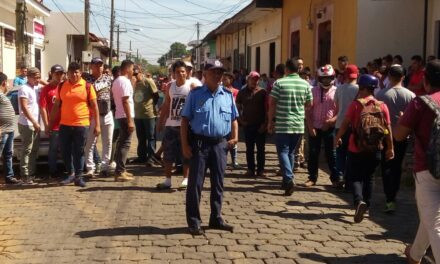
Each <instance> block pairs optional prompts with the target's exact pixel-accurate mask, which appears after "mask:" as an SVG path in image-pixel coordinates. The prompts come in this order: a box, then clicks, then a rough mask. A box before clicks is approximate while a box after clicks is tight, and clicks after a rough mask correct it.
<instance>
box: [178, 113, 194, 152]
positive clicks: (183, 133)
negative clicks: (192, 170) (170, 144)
mask: <svg viewBox="0 0 440 264" xmlns="http://www.w3.org/2000/svg"><path fill="white" fill-rule="evenodd" d="M188 130H189V120H188V118H186V117H184V116H182V121H181V123H180V140H181V142H182V152H183V156H184V157H185V158H186V159H190V158H191V157H192V150H191V147H190V145H189V142H188Z"/></svg>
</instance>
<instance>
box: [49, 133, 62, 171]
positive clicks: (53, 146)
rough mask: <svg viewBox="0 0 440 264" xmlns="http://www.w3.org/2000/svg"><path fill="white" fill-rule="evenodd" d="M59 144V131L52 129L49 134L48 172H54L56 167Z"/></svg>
mask: <svg viewBox="0 0 440 264" xmlns="http://www.w3.org/2000/svg"><path fill="white" fill-rule="evenodd" d="M59 146H60V142H59V132H58V131H52V133H51V134H50V136H49V155H48V163H49V173H50V174H56V173H57V171H58V169H57V160H58V149H59Z"/></svg>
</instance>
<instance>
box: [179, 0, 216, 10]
mask: <svg viewBox="0 0 440 264" xmlns="http://www.w3.org/2000/svg"><path fill="white" fill-rule="evenodd" d="M185 2H187V3H189V4H191V5H195V6H198V7H201V8H203V9H206V10H211V11H215V12H217V10H215V9H212V8H208V7H206V6H202V5H199V4H197V3H194V2H193V1H189V0H185Z"/></svg>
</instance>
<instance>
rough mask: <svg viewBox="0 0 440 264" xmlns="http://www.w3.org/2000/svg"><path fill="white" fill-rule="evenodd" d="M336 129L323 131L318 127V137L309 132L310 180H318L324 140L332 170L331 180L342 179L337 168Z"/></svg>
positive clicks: (328, 162) (329, 166)
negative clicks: (320, 154)
mask: <svg viewBox="0 0 440 264" xmlns="http://www.w3.org/2000/svg"><path fill="white" fill-rule="evenodd" d="M334 138H335V129H334V128H330V129H329V130H326V131H323V130H321V129H316V137H312V136H311V135H310V134H309V160H308V171H309V180H311V181H313V182H316V181H317V180H318V168H319V153H320V152H321V142H322V141H324V149H325V155H326V158H327V164H328V168H329V170H330V180H331V181H332V182H339V181H342V179H341V178H342V176H341V174H340V172H339V171H338V170H337V169H336V149H335V147H334Z"/></svg>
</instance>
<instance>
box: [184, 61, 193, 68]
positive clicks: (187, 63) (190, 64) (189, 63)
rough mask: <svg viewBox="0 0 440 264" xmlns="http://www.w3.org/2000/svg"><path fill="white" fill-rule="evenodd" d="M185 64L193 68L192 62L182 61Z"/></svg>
mask: <svg viewBox="0 0 440 264" xmlns="http://www.w3.org/2000/svg"><path fill="white" fill-rule="evenodd" d="M184 63H185V66H186V67H189V68H194V66H193V65H192V63H191V62H190V61H184Z"/></svg>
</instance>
